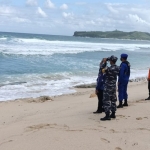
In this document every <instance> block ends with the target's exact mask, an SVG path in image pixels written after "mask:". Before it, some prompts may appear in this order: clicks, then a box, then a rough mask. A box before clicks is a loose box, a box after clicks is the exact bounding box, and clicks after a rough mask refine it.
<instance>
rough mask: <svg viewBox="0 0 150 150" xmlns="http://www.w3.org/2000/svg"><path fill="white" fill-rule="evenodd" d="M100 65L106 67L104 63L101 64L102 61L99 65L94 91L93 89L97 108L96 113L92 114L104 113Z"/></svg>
mask: <svg viewBox="0 0 150 150" xmlns="http://www.w3.org/2000/svg"><path fill="white" fill-rule="evenodd" d="M102 65H103V66H106V63H105V64H103V60H102V61H101V63H100V68H99V73H98V78H97V84H96V89H95V93H96V95H97V98H98V108H97V111H96V112H93V113H94V114H97V113H102V112H104V108H103V89H104V81H105V74H103V73H102Z"/></svg>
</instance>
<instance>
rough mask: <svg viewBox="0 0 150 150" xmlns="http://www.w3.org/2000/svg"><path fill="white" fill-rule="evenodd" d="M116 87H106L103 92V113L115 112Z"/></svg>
mask: <svg viewBox="0 0 150 150" xmlns="http://www.w3.org/2000/svg"><path fill="white" fill-rule="evenodd" d="M116 101H117V96H116V86H115V87H114V86H113V87H112V86H106V87H104V91H103V107H104V110H105V113H110V111H111V112H115V111H116Z"/></svg>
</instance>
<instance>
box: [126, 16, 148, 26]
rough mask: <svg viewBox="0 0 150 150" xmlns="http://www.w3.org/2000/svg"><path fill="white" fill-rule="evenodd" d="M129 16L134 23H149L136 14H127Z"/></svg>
mask: <svg viewBox="0 0 150 150" xmlns="http://www.w3.org/2000/svg"><path fill="white" fill-rule="evenodd" d="M129 18H130V19H131V21H135V22H136V23H143V24H147V25H150V23H148V22H146V21H145V20H143V19H142V18H140V17H139V16H138V15H137V14H134V15H133V14H129Z"/></svg>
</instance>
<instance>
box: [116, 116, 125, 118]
mask: <svg viewBox="0 0 150 150" xmlns="http://www.w3.org/2000/svg"><path fill="white" fill-rule="evenodd" d="M117 117H120V118H125V117H126V116H124V115H117Z"/></svg>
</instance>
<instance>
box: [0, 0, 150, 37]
mask: <svg viewBox="0 0 150 150" xmlns="http://www.w3.org/2000/svg"><path fill="white" fill-rule="evenodd" d="M149 14H150V0H122V1H121V0H0V31H4V32H21V33H37V34H51V35H73V33H74V31H112V30H116V29H117V30H121V31H143V32H150V15H149Z"/></svg>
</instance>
